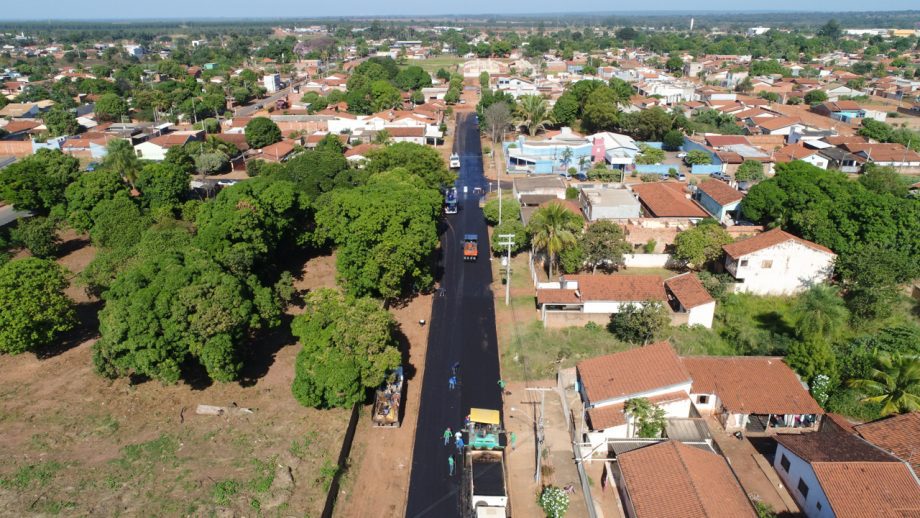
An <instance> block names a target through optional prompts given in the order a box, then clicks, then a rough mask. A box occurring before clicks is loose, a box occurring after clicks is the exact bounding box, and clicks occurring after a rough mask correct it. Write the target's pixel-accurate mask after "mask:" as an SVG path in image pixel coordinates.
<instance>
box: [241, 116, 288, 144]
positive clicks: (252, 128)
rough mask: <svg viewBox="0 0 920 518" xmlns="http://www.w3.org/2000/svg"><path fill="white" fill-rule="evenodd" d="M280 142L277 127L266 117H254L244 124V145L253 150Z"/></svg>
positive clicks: (279, 132) (279, 131)
mask: <svg viewBox="0 0 920 518" xmlns="http://www.w3.org/2000/svg"><path fill="white" fill-rule="evenodd" d="M280 140H281V130H280V129H279V128H278V125H277V124H275V123H274V122H272V120H271V119H268V118H266V117H255V118H253V119H252V120H250V121H249V122H247V123H246V143H247V144H249V147H251V148H253V149H259V148H263V147H265V146H268V145H270V144H274V143H275V142H278V141H280Z"/></svg>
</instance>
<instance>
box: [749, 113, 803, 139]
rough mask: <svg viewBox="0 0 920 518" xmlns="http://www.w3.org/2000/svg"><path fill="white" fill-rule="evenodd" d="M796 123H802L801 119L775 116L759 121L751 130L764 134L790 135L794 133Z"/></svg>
mask: <svg viewBox="0 0 920 518" xmlns="http://www.w3.org/2000/svg"><path fill="white" fill-rule="evenodd" d="M796 125H801V121H800V120H799V119H797V118H793V117H773V118H769V119H763V120H760V121H758V122H757V126H756V127H755V128H753V129H751V132H752V133H761V134H763V135H788V134H790V133H792V130H793V127H794V126H796Z"/></svg>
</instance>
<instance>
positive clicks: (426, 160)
mask: <svg viewBox="0 0 920 518" xmlns="http://www.w3.org/2000/svg"><path fill="white" fill-rule="evenodd" d="M368 157H369V158H370V160H369V161H368V162H367V164H365V169H366V170H367V172H368V173H371V174H374V173H380V172H384V171H390V170H392V169H396V168H402V169H405V170H406V171H407V172H408V173H409V174H411V175H415V176H418V177H419V178H421V179H422V180H424V183H425V186H427V187H431V188H440V187H443V186H445V185H449V184H451V183H453V182H454V180H456V175H454V173H451V172H450V171H448V170H447V166H446V165H445V163H444V157H442V156H441V153H439V152H438V150H436V149H434V148H431V147H428V146H421V145H418V144H413V143H411V142H397V143H396V144H393V145H391V146H386V147H383V148H380V149H376V150H374V151H371V152H370V153H369V154H368Z"/></svg>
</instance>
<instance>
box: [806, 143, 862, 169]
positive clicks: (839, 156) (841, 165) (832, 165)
mask: <svg viewBox="0 0 920 518" xmlns="http://www.w3.org/2000/svg"><path fill="white" fill-rule="evenodd" d="M806 145H808V144H806ZM818 154H819V155H821V156H822V157H824V158H826V159H827V169H836V170H838V171H842V172H844V173H858V172H859V169H860V162H859V160H858V159H857V157H856V155H854V154H852V153H850V152H848V151H846V150H845V149H841V148H838V147H834V146H827V147H821V148H820V149H819V150H818Z"/></svg>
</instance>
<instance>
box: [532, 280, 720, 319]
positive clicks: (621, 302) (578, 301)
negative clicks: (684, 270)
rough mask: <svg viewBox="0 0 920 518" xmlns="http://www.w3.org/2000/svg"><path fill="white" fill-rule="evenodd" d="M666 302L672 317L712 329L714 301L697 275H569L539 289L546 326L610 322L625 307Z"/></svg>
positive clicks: (538, 296)
mask: <svg viewBox="0 0 920 518" xmlns="http://www.w3.org/2000/svg"><path fill="white" fill-rule="evenodd" d="M648 302H652V303H658V304H661V305H666V307H667V308H668V309H669V310H670V312H671V319H672V321H673V322H674V323H675V324H677V323H686V324H688V325H701V326H703V327H707V328H708V327H712V318H713V314H714V313H715V301H714V300H713V299H712V297H711V296H710V295H709V292H707V291H706V289H705V288H704V287H703V285H702V283H701V282H700V280H699V278H697V277H696V275H695V274H692V273H691V274H684V275H678V276H676V277H672V278H670V279H668V280H662V279H661V277H659V276H657V275H623V274H614V275H566V276H564V277H563V279H562V280H561V281H560V282H558V283H545V285H544V286H541V287H539V288H538V289H537V306H538V307H539V308H540V315H541V317H542V320H543V324H544V325H545V326H547V327H564V326H572V325H584V324H586V323H588V322H594V323H596V324H599V325H606V324H607V323H608V322H609V321H610V316H611V315H613V314H615V313H619V312H620V311H621V310H622V308H623V307H625V306H629V305H638V304H643V303H648Z"/></svg>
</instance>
